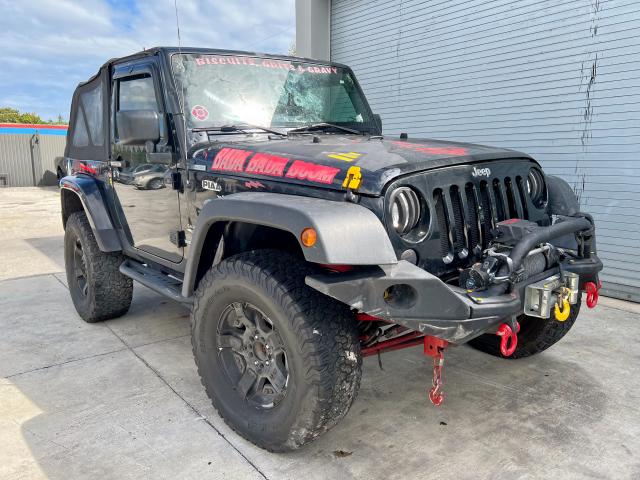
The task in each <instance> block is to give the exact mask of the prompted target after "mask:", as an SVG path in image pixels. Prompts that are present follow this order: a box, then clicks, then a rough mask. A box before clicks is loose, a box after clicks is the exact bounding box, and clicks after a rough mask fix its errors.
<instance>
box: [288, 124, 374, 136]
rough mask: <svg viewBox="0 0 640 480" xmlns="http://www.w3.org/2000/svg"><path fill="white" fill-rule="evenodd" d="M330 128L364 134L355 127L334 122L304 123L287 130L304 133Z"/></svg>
mask: <svg viewBox="0 0 640 480" xmlns="http://www.w3.org/2000/svg"><path fill="white" fill-rule="evenodd" d="M330 128H335V129H337V130H342V131H344V132H349V133H354V134H356V135H362V132H361V131H360V130H354V129H353V128H347V127H343V126H341V125H334V124H333V123H326V122H321V123H313V124H311V125H304V126H302V127H296V128H292V129H291V130H289V131H288V132H287V134H289V133H303V132H313V131H314V130H328V129H330Z"/></svg>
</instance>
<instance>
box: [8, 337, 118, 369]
mask: <svg viewBox="0 0 640 480" xmlns="http://www.w3.org/2000/svg"><path fill="white" fill-rule="evenodd" d="M109 330H111V329H109ZM125 350H127V349H126V348H119V349H117V350H112V351H110V352H104V353H96V354H95V355H89V356H87V357H80V358H73V359H71V360H67V361H65V362H60V363H52V364H51V365H46V366H44V367H38V368H32V369H31V370H25V371H23V372H18V373H12V374H11V375H6V376H5V377H3V378H14V377H18V376H20V375H26V374H27V373H33V372H39V371H41V370H46V369H48V368H53V367H60V366H62V365H68V364H70V363H74V362H81V361H83V360H89V359H91V358H96V357H103V356H105V355H110V354H112V353H118V352H124V351H125Z"/></svg>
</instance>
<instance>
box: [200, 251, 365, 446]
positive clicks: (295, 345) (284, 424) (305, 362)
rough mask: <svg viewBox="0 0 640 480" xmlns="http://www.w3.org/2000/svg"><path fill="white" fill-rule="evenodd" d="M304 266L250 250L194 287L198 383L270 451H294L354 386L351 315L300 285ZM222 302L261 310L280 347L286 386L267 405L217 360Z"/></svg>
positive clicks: (355, 347) (356, 362)
mask: <svg viewBox="0 0 640 480" xmlns="http://www.w3.org/2000/svg"><path fill="white" fill-rule="evenodd" d="M312 271H313V269H312V267H311V266H309V265H308V264H306V263H305V262H303V261H301V260H299V259H297V258H295V257H293V256H291V255H289V254H286V253H283V252H278V251H271V250H257V251H252V252H247V253H242V254H239V255H236V256H233V257H230V258H228V259H226V260H224V261H222V262H221V263H219V264H218V265H216V266H214V267H212V268H211V269H210V270H209V272H207V274H205V276H204V277H203V279H202V280H201V281H200V284H199V286H198V289H197V291H196V294H195V303H194V306H193V309H192V315H191V322H192V323H191V326H192V346H193V353H194V357H195V361H196V364H197V366H198V373H199V374H200V377H201V380H202V384H203V385H204V387H205V389H206V392H207V394H208V395H209V398H211V400H212V403H213V405H214V407H215V408H216V409H217V410H218V412H219V414H220V415H221V416H222V418H223V419H224V420H225V422H226V423H227V424H228V425H229V426H230V427H231V428H232V429H233V430H235V431H236V432H237V433H239V434H240V435H241V436H243V437H244V438H246V439H247V440H249V441H250V442H252V443H254V444H256V445H258V446H259V447H261V448H264V449H266V450H269V451H272V452H284V451H290V450H295V449H297V448H299V447H301V446H302V445H304V444H306V443H308V442H310V441H312V440H313V439H315V438H316V437H317V436H319V435H320V434H322V433H324V432H326V431H327V430H328V429H330V428H331V427H333V426H334V425H335V424H336V423H337V422H338V420H340V419H341V418H342V417H343V416H344V415H345V414H346V413H347V412H348V411H349V408H350V407H351V404H352V403H353V401H354V399H355V397H356V395H357V392H358V389H359V387H360V378H361V367H362V358H361V353H360V344H359V340H358V334H357V330H356V322H355V319H354V316H353V314H352V313H351V311H350V310H349V308H348V307H347V306H346V305H344V304H341V303H339V302H337V301H334V300H333V299H331V298H329V297H326V296H324V295H321V294H320V293H318V292H316V291H315V290H313V289H311V288H310V287H308V286H307V285H305V283H304V278H305V276H306V275H307V274H309V273H311V272H312ZM230 302H231V303H234V304H235V303H237V302H249V303H250V304H252V305H255V306H256V307H257V308H259V309H260V310H261V311H262V312H264V313H265V314H266V315H267V317H268V319H269V320H270V321H271V322H272V324H273V327H274V330H277V331H278V333H279V336H280V337H281V339H282V343H283V344H284V346H285V348H286V352H287V365H288V375H289V377H288V378H289V380H288V382H287V383H286V391H285V393H284V396H283V398H282V399H281V401H280V402H279V403H277V404H275V406H273V407H271V408H269V409H265V408H261V407H258V406H254V405H251V404H250V403H249V402H248V401H247V400H244V399H243V398H242V397H241V395H240V393H239V391H237V390H236V389H235V388H234V384H233V382H232V381H231V379H230V377H229V376H228V375H227V374H226V373H225V370H224V368H223V366H222V361H221V360H220V358H221V357H222V353H221V354H220V355H218V350H220V351H222V349H219V348H218V345H217V332H218V331H219V330H218V329H219V328H221V327H220V326H219V325H220V324H221V322H222V321H223V320H222V312H223V310H224V309H225V308H228V306H229V305H231V303H230ZM243 305H246V303H244V304H243ZM245 368H246V367H245Z"/></svg>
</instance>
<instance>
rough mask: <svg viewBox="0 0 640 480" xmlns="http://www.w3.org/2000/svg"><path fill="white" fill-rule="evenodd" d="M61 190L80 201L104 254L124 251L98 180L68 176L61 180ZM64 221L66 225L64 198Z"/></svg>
mask: <svg viewBox="0 0 640 480" xmlns="http://www.w3.org/2000/svg"><path fill="white" fill-rule="evenodd" d="M60 188H61V189H62V190H68V191H71V192H73V193H74V194H75V195H77V197H78V198H79V199H80V203H82V206H83V208H84V211H85V213H86V215H87V218H88V219H89V224H90V225H91V230H92V231H93V235H94V236H95V237H96V242H97V243H98V247H99V248H100V250H101V251H103V252H119V251H121V250H122V245H121V243H120V238H119V237H118V232H117V231H116V229H115V227H114V225H113V222H112V221H111V216H110V215H109V212H108V211H107V209H106V207H105V203H104V197H103V196H102V192H101V191H100V188H99V187H98V184H97V182H96V180H94V179H93V178H91V177H87V176H83V175H78V176H66V177H64V178H63V179H62V180H60ZM61 202H62V220H63V223H66V214H65V213H66V212H65V205H64V201H63V197H62V194H61Z"/></svg>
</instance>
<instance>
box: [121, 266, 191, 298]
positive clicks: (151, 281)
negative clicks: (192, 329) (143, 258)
mask: <svg viewBox="0 0 640 480" xmlns="http://www.w3.org/2000/svg"><path fill="white" fill-rule="evenodd" d="M120 273H122V274H123V275H126V276H127V277H129V278H132V279H133V280H135V281H136V282H140V283H141V284H142V285H144V286H145V287H147V288H150V289H151V290H153V291H154V292H156V293H159V294H160V295H164V296H165V297H168V298H170V299H172V300H175V301H176V302H180V303H185V304H192V303H193V297H183V296H182V282H181V281H180V280H178V279H176V278H173V277H170V276H169V275H165V274H164V273H162V272H159V271H157V270H154V269H153V268H150V267H147V266H145V265H143V264H142V263H138V262H134V261H132V260H125V261H124V262H123V263H122V265H120Z"/></svg>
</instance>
